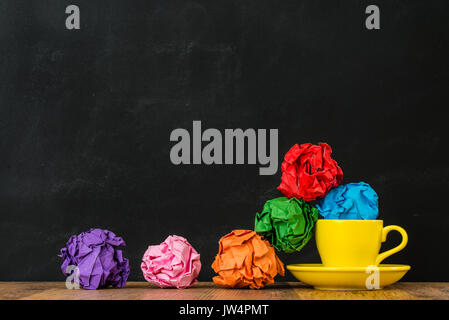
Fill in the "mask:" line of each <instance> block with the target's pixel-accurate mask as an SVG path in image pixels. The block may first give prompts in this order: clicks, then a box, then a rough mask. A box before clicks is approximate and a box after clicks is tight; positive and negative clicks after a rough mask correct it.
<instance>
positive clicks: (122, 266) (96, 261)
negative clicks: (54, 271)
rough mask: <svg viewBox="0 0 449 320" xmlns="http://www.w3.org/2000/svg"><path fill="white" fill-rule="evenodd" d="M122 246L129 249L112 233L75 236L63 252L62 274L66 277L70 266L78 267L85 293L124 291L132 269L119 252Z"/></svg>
mask: <svg viewBox="0 0 449 320" xmlns="http://www.w3.org/2000/svg"><path fill="white" fill-rule="evenodd" d="M120 246H125V241H123V239H122V238H121V237H117V236H116V235H115V234H114V233H113V232H111V231H109V230H102V229H90V230H89V231H87V232H82V233H81V234H79V235H73V236H71V237H70V239H69V241H68V242H67V244H66V247H64V248H62V249H61V254H60V255H59V257H61V258H62V259H63V263H62V265H61V271H62V272H63V273H64V274H66V272H67V267H68V266H75V267H77V269H78V272H77V273H78V275H79V284H80V286H81V287H82V288H84V289H98V288H104V287H107V286H114V287H116V288H122V287H124V286H125V284H126V281H127V279H128V276H129V273H130V267H129V261H128V259H126V258H124V257H123V254H122V250H120V249H118V247H120ZM66 275H67V274H66Z"/></svg>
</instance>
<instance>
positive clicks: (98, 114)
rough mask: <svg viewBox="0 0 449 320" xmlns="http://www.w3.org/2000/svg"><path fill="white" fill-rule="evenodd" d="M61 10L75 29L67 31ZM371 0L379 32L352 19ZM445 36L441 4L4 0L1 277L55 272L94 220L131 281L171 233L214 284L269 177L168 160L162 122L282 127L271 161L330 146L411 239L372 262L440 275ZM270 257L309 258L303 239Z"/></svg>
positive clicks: (446, 226) (447, 11)
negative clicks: (74, 19)
mask: <svg viewBox="0 0 449 320" xmlns="http://www.w3.org/2000/svg"><path fill="white" fill-rule="evenodd" d="M69 4H76V5H78V6H79V7H80V10H81V29H80V30H67V29H66V28H65V19H66V17H67V15H66V14H65V8H66V6H68V5H69ZM369 4H377V5H378V6H379V7H380V11H381V29H380V30H373V31H370V30H367V29H366V28H365V18H366V16H367V15H366V14H365V8H366V6H367V5H369ZM448 36H449V4H448V2H447V1H445V0H441V1H437V0H432V1H421V0H407V1H405V0H404V1H380V0H376V1H375V2H372V1H361V0H344V1H343V0H342V1H322V0H320V1H318V0H294V1H293V0H291V1H279V0H222V1H211V0H203V1H167V0H161V1H150V0H139V1H137V0H136V1H127V0H121V1H118V0H110V1H92V0H89V1H87V0H72V1H61V0H39V1H17V0H2V1H1V2H0V150H1V152H0V216H1V225H0V243H1V248H2V253H1V259H0V260H1V263H0V280H63V279H64V276H63V275H62V273H61V271H60V263H61V261H60V259H59V258H58V257H57V254H58V252H59V249H60V248H61V247H63V246H64V245H65V242H66V241H67V239H68V238H69V237H70V236H71V235H72V234H77V233H80V232H82V231H86V230H87V229H89V228H90V227H101V228H107V229H109V230H112V231H114V232H115V233H116V234H117V235H120V236H122V237H123V238H124V239H125V241H126V243H127V246H126V247H125V251H124V252H125V256H126V257H128V258H129V259H130V261H131V276H130V279H131V280H143V277H142V274H141V271H140V258H141V256H142V255H143V252H144V251H145V249H146V247H147V246H148V245H150V244H159V243H160V242H162V241H163V240H164V239H165V238H166V237H167V236H168V235H170V234H177V235H182V236H184V237H186V238H187V239H188V240H189V241H190V242H191V244H192V245H193V246H194V247H195V248H196V249H197V250H198V251H199V252H200V253H201V259H202V263H203V269H202V272H201V275H200V280H203V281H210V279H211V277H212V276H213V271H212V269H211V267H210V265H211V263H212V261H213V258H214V256H215V254H216V253H217V250H218V240H219V238H220V237H221V236H223V235H225V234H226V233H228V232H230V231H231V230H233V229H237V228H245V229H252V228H253V221H254V215H255V213H256V212H257V211H259V210H261V209H262V206H263V204H264V202H265V201H266V200H269V199H271V198H274V197H277V196H280V195H281V194H280V192H279V191H277V189H276V187H277V186H278V185H279V183H280V177H281V171H280V168H279V170H278V172H277V174H275V175H272V176H260V175H259V171H258V166H257V165H227V166H225V165H222V166H220V165H213V166H206V165H185V166H175V165H173V164H172V163H171V162H170V157H169V152H170V148H171V146H172V145H173V143H172V142H170V141H169V137H170V133H171V131H172V130H174V129H175V128H186V129H188V130H191V127H192V121H193V120H201V121H202V126H203V129H206V128H217V129H219V130H221V131H222V132H223V131H224V129H226V128H243V129H246V128H266V129H269V128H278V129H279V164H280V162H281V160H282V158H283V155H284V154H285V152H287V151H288V149H289V148H290V147H291V146H292V145H293V144H295V143H305V142H313V143H317V142H328V143H329V144H330V145H331V146H332V148H333V150H334V153H333V157H334V159H336V160H337V161H338V163H339V164H340V166H341V167H342V169H343V173H344V180H343V183H348V182H358V181H366V182H368V183H369V184H370V185H371V186H372V187H373V188H374V189H375V190H376V191H377V193H378V194H379V198H380V200H379V205H380V216H379V218H380V219H383V220H384V223H385V224H398V225H401V226H403V227H404V228H405V229H406V230H407V231H408V233H409V237H410V240H409V244H408V246H407V247H406V249H405V250H404V251H402V252H401V253H398V254H396V255H394V256H392V257H390V258H388V259H387V260H385V263H403V264H410V265H412V270H411V271H410V272H409V273H408V274H407V275H406V277H405V278H404V280H407V281H449V275H448V273H447V271H446V270H447V267H446V264H447V263H448V262H449V256H448V250H447V244H448V240H447V236H448V232H449V210H448V202H447V197H448V184H449V166H448V156H449V152H448V148H449V146H448V143H447V138H448V132H449V127H448V116H449V111H448V99H449V86H448V85H449V42H448V40H449V37H448ZM399 241H400V236H399V235H398V234H396V233H392V234H391V235H390V236H389V239H388V243H387V244H386V245H384V246H383V248H382V249H383V250H385V249H387V248H390V247H392V246H394V245H396V244H397V243H398V242H399ZM279 256H280V258H281V259H282V260H283V261H284V262H285V263H286V264H288V263H302V262H319V257H318V254H317V252H316V248H315V244H314V241H310V242H309V244H308V245H307V246H306V247H305V248H304V249H303V251H301V252H300V253H299V254H289V255H286V254H280V255H279ZM278 279H279V280H281V279H282V278H281V277H279V278H278ZM284 279H287V280H293V277H292V276H291V275H290V274H288V275H287V277H286V278H284Z"/></svg>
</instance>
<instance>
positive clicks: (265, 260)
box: [212, 230, 285, 289]
mask: <svg viewBox="0 0 449 320" xmlns="http://www.w3.org/2000/svg"><path fill="white" fill-rule="evenodd" d="M212 269H214V271H215V272H216V273H218V276H215V277H214V278H213V279H212V280H213V281H214V282H215V284H218V285H220V286H223V287H226V288H243V287H246V286H249V287H250V288H251V289H260V288H263V287H264V286H265V285H266V284H270V283H274V277H275V276H276V275H277V274H278V273H279V274H280V275H282V276H283V275H285V270H284V264H283V263H282V262H281V260H279V258H278V257H277V255H276V253H275V252H274V248H273V247H272V246H271V245H270V243H269V242H268V241H267V240H264V239H262V238H261V237H260V236H259V235H258V234H257V233H256V232H255V231H251V230H234V231H232V232H231V233H229V234H227V235H225V236H224V237H222V238H221V239H220V242H219V251H218V255H217V256H216V257H215V260H214V262H213V263H212Z"/></svg>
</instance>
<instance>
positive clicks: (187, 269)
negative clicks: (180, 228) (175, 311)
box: [140, 235, 201, 289]
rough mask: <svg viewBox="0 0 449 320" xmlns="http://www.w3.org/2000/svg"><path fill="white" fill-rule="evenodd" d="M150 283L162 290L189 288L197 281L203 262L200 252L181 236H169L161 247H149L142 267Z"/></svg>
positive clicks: (143, 258)
mask: <svg viewBox="0 0 449 320" xmlns="http://www.w3.org/2000/svg"><path fill="white" fill-rule="evenodd" d="M140 268H141V269H142V272H143V276H144V277H145V280H147V281H148V282H150V283H152V284H155V285H157V286H159V287H161V288H168V287H176V288H178V289H182V288H187V287H190V286H191V285H193V284H194V283H195V282H196V281H197V280H196V278H197V277H198V275H199V273H200V270H201V261H200V255H199V254H198V252H197V251H196V250H195V249H194V248H193V247H192V246H191V245H190V243H189V242H188V241H187V240H186V239H185V238H183V237H180V236H176V235H173V236H168V237H167V239H165V241H164V242H162V243H161V244H160V245H155V246H149V247H148V249H147V251H146V252H145V254H144V255H143V257H142V264H141V265H140Z"/></svg>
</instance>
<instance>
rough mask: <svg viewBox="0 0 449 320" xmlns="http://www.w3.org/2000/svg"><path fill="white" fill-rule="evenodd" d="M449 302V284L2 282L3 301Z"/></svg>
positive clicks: (1, 296) (0, 283) (1, 293)
mask: <svg viewBox="0 0 449 320" xmlns="http://www.w3.org/2000/svg"><path fill="white" fill-rule="evenodd" d="M12 299H23V300H92V299H93V300H103V299H107V300H115V299H117V300H161V299H162V300H197V299H200V300H272V299H275V300H317V299H318V300H323V299H324V300H348V299H349V300H353V299H356V300H367V299H368V300H416V299H418V300H422V299H425V300H427V299H439V300H449V282H399V283H396V284H395V285H392V286H390V287H387V288H385V289H383V290H371V291H321V290H314V289H312V288H311V287H307V286H305V285H304V284H302V283H300V282H283V283H282V282H281V283H276V284H273V285H270V286H267V287H266V288H265V289H262V290H250V289H234V290H232V289H224V288H220V287H218V286H216V285H215V284H214V283H212V282H200V283H197V284H195V285H194V286H193V287H191V288H188V289H160V288H157V287H155V286H153V285H150V284H148V283H146V282H128V283H127V285H126V286H125V287H124V288H122V289H113V288H108V289H101V290H83V289H81V290H68V289H66V287H65V283H63V282H0V300H12Z"/></svg>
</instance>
